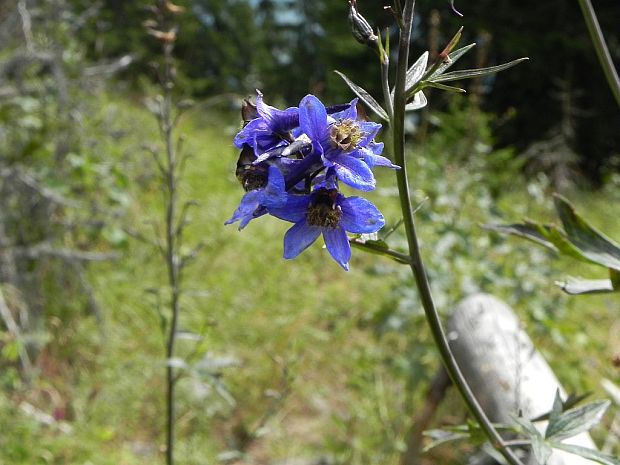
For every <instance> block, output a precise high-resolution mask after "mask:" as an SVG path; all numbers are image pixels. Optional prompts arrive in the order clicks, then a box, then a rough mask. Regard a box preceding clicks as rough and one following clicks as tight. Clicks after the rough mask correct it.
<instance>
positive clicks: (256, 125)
mask: <svg viewBox="0 0 620 465" xmlns="http://www.w3.org/2000/svg"><path fill="white" fill-rule="evenodd" d="M268 130H269V128H268V126H267V123H265V121H263V120H262V119H261V118H256V119H253V120H252V121H250V122H249V123H248V124H246V125H245V126H244V127H243V129H241V131H239V132H238V133H237V135H236V136H235V138H234V139H233V144H235V147H237V148H238V149H240V148H243V144H247V145H250V146H252V147H254V140H255V136H256V133H257V131H261V132H264V131H268Z"/></svg>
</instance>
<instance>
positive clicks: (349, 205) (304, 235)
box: [269, 184, 385, 270]
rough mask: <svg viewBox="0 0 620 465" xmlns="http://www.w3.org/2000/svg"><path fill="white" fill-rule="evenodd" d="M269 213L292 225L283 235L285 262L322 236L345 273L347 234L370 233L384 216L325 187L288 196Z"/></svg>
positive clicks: (368, 204) (365, 203) (363, 202)
mask: <svg viewBox="0 0 620 465" xmlns="http://www.w3.org/2000/svg"><path fill="white" fill-rule="evenodd" d="M269 213H270V214H272V215H273V216H276V217H278V218H280V219H283V220H285V221H290V222H292V223H295V224H294V225H293V226H292V227H291V228H290V229H289V230H288V231H287V232H286V234H285V235H284V258H286V259H292V258H295V257H296V256H297V255H299V254H300V253H301V252H303V251H304V250H305V249H306V248H308V247H309V246H310V244H312V243H313V242H314V241H315V240H316V239H317V238H318V237H319V236H320V235H321V234H322V235H323V239H324V240H325V245H326V247H327V250H328V251H329V253H330V255H331V256H332V257H333V259H334V260H336V262H338V264H339V265H340V266H342V267H343V268H344V269H345V270H348V269H349V259H350V258H351V246H350V245H349V239H348V237H347V231H348V232H351V233H356V234H363V233H373V232H377V231H378V230H379V229H381V228H382V227H383V225H384V224H385V220H384V219H383V215H382V214H381V212H380V211H379V210H378V209H377V207H375V206H374V205H373V204H372V203H371V202H369V201H368V200H366V199H363V198H361V197H345V196H344V195H342V194H340V193H339V192H338V190H337V189H336V188H334V187H329V186H327V185H326V184H323V185H321V186H320V187H318V188H317V189H315V190H314V191H313V192H312V193H311V194H309V195H289V196H288V198H287V201H286V204H285V205H284V206H282V207H279V208H270V209H269Z"/></svg>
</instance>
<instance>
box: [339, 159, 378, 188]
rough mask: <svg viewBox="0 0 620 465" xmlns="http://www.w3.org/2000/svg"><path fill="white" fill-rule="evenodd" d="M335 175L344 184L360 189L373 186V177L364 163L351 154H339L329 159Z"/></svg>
mask: <svg viewBox="0 0 620 465" xmlns="http://www.w3.org/2000/svg"><path fill="white" fill-rule="evenodd" d="M331 161H332V162H333V164H334V169H335V170H336V175H337V176H338V179H340V180H341V181H342V182H344V183H345V184H347V185H349V186H351V187H354V188H355V189H359V190H361V191H371V190H373V189H374V188H375V177H374V176H373V174H372V171H370V168H369V167H368V165H367V164H366V163H364V162H363V161H362V160H359V159H358V158H355V157H353V156H351V155H345V154H341V155H338V156H337V157H336V158H333V159H332V160H331Z"/></svg>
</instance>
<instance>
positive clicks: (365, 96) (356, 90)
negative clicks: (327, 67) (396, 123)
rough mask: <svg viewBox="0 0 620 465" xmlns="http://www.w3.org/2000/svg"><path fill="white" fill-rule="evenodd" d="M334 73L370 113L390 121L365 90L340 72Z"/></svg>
mask: <svg viewBox="0 0 620 465" xmlns="http://www.w3.org/2000/svg"><path fill="white" fill-rule="evenodd" d="M334 72H335V73H336V74H338V76H340V77H341V78H342V79H343V80H344V82H346V83H347V85H348V86H349V87H350V88H351V90H352V91H353V93H354V94H355V95H357V96H358V97H359V98H360V99H361V100H362V101H363V102H364V103H365V104H366V105H368V106H369V107H370V109H371V110H372V111H374V112H375V113H376V114H377V115H378V116H379V117H380V118H382V119H383V120H385V121H387V122H389V121H390V119H389V117H388V115H387V113H386V112H385V110H384V109H383V108H382V107H381V105H379V103H378V102H377V101H376V100H375V99H374V98H373V96H372V95H370V94H369V93H368V92H367V91H366V90H364V89H363V88H361V87H360V86H358V85H357V84H355V83H354V82H353V81H351V80H350V79H349V78H348V77H346V76H345V75H344V74H342V73H341V72H340V71H334Z"/></svg>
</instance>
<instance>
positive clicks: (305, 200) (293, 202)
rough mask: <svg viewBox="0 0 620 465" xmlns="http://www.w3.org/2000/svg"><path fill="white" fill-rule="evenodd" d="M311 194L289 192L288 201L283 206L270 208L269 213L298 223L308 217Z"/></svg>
mask: <svg viewBox="0 0 620 465" xmlns="http://www.w3.org/2000/svg"><path fill="white" fill-rule="evenodd" d="M310 199H311V196H310V195H293V194H287V197H286V203H285V204H284V205H283V206H282V207H277V208H269V214H270V215H273V216H275V217H276V218H280V219H281V220H284V221H290V222H291V223H298V222H299V221H301V220H303V219H304V218H305V217H306V213H308V204H309V203H310Z"/></svg>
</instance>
